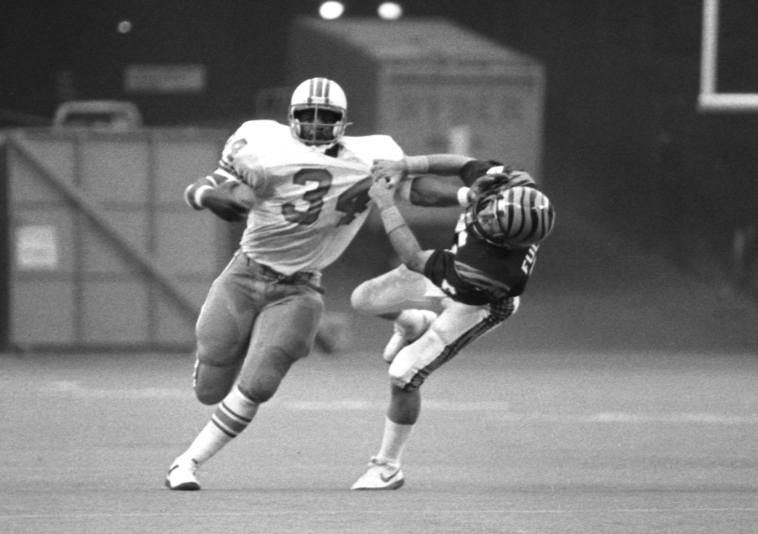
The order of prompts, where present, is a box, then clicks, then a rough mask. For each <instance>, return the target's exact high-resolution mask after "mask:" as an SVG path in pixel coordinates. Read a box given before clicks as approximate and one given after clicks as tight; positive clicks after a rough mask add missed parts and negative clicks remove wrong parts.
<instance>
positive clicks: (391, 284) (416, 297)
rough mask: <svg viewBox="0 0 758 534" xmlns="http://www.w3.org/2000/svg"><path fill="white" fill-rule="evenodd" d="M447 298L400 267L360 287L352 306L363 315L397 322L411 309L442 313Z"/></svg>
mask: <svg viewBox="0 0 758 534" xmlns="http://www.w3.org/2000/svg"><path fill="white" fill-rule="evenodd" d="M444 296H445V294H444V293H443V292H442V290H440V289H439V288H438V287H437V286H435V285H434V284H433V283H432V282H431V281H430V280H429V279H428V278H426V277H425V276H424V275H422V274H419V273H417V272H414V271H411V270H409V269H408V268H407V267H406V266H405V265H400V266H399V267H397V268H395V269H392V270H391V271H389V272H387V273H384V274H383V275H380V276H377V277H376V278H372V279H371V280H366V281H365V282H363V283H362V284H360V285H359V286H358V287H356V288H355V289H354V290H353V293H352V295H351V297H350V303H351V305H352V306H353V309H355V310H357V311H359V312H362V313H368V314H371V315H375V316H377V317H385V318H392V319H394V317H396V316H397V314H398V313H399V312H401V311H403V310H408V309H422V310H431V311H434V312H439V311H441V310H442V307H441V305H440V299H441V298H442V297H444Z"/></svg>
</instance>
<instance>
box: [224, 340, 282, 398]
mask: <svg viewBox="0 0 758 534" xmlns="http://www.w3.org/2000/svg"><path fill="white" fill-rule="evenodd" d="M295 361H296V358H292V357H291V356H289V355H288V354H287V353H285V352H284V351H283V350H281V349H272V350H270V351H269V353H268V354H266V355H263V357H262V358H260V364H259V365H258V366H257V367H256V368H255V369H254V370H253V372H251V373H249V374H248V373H246V372H244V371H243V375H242V376H241V377H240V380H239V383H238V384H237V387H238V388H239V390H240V391H241V392H242V394H243V395H245V396H246V397H248V398H249V399H250V400H252V401H253V402H257V403H258V404H262V403H264V402H266V401H268V400H269V399H271V397H273V396H274V394H275V393H276V390H277V389H278V388H279V384H281V383H282V380H283V379H284V377H285V376H286V374H287V372H288V371H289V369H290V367H291V366H292V364H293V363H294V362H295Z"/></svg>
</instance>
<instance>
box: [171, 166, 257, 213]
mask: <svg viewBox="0 0 758 534" xmlns="http://www.w3.org/2000/svg"><path fill="white" fill-rule="evenodd" d="M184 200H185V202H187V204H188V205H189V206H190V207H191V208H193V209H195V210H202V209H206V208H207V209H208V210H210V211H212V212H213V213H214V214H215V215H217V216H218V217H221V218H222V219H224V220H225V221H230V222H234V221H240V220H243V219H244V218H245V217H247V213H248V211H250V208H251V207H252V201H253V195H252V188H251V187H250V186H248V185H247V184H244V183H242V182H240V181H239V180H238V179H237V178H235V177H234V176H232V175H231V174H230V173H229V172H227V171H226V170H224V169H223V168H219V169H218V170H216V172H214V173H213V174H212V175H209V176H204V177H202V178H199V179H197V180H195V181H194V182H193V183H191V184H190V185H189V186H188V187H187V189H185V190H184Z"/></svg>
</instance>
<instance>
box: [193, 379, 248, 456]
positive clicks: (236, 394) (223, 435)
mask: <svg viewBox="0 0 758 534" xmlns="http://www.w3.org/2000/svg"><path fill="white" fill-rule="evenodd" d="M257 411H258V403H257V402H253V401H252V400H250V399H249V398H247V397H246V396H245V395H243V394H242V392H241V391H240V390H239V389H238V388H236V387H235V388H233V389H232V391H230V392H229V394H228V395H227V396H226V398H225V399H224V400H223V401H221V403H220V404H219V405H218V406H217V407H216V411H215V412H213V416H211V420H210V422H209V423H208V424H207V425H206V426H205V428H203V429H202V430H201V431H200V434H198V435H197V437H196V438H195V441H193V442H192V445H190V446H189V449H187V451H186V452H185V453H184V454H183V455H182V456H183V457H185V458H191V459H193V460H195V462H197V464H198V465H202V464H203V463H205V462H207V461H208V460H210V459H211V458H212V457H213V456H214V455H215V454H216V453H217V452H218V451H220V450H221V449H222V448H224V446H225V445H226V444H227V443H229V442H230V441H231V440H232V439H234V438H236V437H237V436H239V435H240V434H241V433H242V431H243V430H245V429H246V428H247V425H249V424H250V423H251V422H252V420H253V417H255V412H257Z"/></svg>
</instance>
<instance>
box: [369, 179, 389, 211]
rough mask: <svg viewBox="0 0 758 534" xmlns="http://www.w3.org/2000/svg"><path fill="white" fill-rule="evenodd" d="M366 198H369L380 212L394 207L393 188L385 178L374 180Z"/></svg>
mask: <svg viewBox="0 0 758 534" xmlns="http://www.w3.org/2000/svg"><path fill="white" fill-rule="evenodd" d="M368 196H369V197H371V200H373V201H374V202H375V203H376V205H377V207H378V208H379V209H380V210H383V209H385V208H389V207H391V206H394V205H395V187H393V185H392V182H391V181H390V180H389V179H387V178H374V181H373V183H372V184H371V187H370V188H369V190H368Z"/></svg>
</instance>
